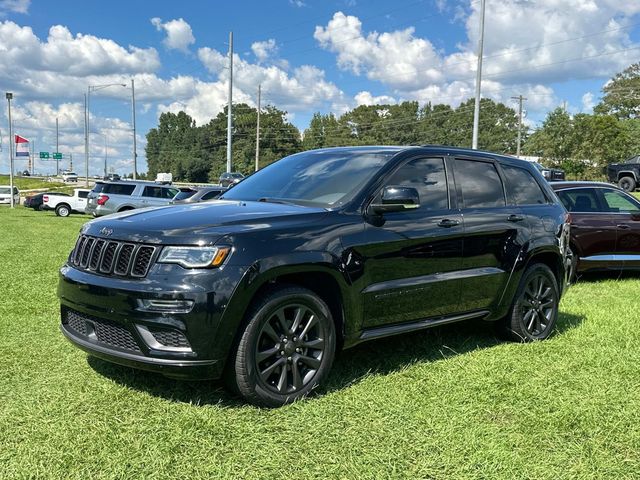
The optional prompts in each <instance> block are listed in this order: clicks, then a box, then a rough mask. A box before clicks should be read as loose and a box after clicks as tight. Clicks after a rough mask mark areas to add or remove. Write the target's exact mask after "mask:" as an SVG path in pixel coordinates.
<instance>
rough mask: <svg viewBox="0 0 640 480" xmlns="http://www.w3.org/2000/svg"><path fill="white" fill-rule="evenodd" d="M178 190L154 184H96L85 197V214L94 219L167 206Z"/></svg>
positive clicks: (124, 181) (121, 182)
mask: <svg viewBox="0 0 640 480" xmlns="http://www.w3.org/2000/svg"><path fill="white" fill-rule="evenodd" d="M179 191H180V190H179V189H178V188H176V187H172V186H171V185H163V184H158V183H155V182H142V181H126V180H123V181H119V182H96V185H95V187H93V190H91V192H89V196H88V197H87V199H88V200H87V208H86V210H85V211H86V213H89V214H91V215H93V216H94V217H100V216H102V215H109V214H110V213H116V212H124V211H125V210H133V209H134V208H144V207H162V206H164V205H169V203H170V202H171V200H172V199H173V197H175V196H176V194H177V193H178V192H179Z"/></svg>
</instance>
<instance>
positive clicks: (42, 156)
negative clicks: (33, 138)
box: [40, 152, 49, 158]
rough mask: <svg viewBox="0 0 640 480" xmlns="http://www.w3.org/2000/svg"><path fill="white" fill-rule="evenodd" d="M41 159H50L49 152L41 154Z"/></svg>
mask: <svg viewBox="0 0 640 480" xmlns="http://www.w3.org/2000/svg"><path fill="white" fill-rule="evenodd" d="M40 158H49V152H40Z"/></svg>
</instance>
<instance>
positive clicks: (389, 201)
mask: <svg viewBox="0 0 640 480" xmlns="http://www.w3.org/2000/svg"><path fill="white" fill-rule="evenodd" d="M419 207H420V195H418V191H417V190H416V189H415V188H413V187H398V186H389V187H384V190H382V198H381V203H373V204H371V206H370V207H369V208H370V210H371V212H372V213H374V214H378V215H379V214H382V213H387V212H403V211H405V210H413V209H416V208H419Z"/></svg>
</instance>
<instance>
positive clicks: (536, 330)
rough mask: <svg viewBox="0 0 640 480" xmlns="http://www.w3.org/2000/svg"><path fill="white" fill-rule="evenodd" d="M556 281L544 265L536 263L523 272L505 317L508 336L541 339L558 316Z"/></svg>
mask: <svg viewBox="0 0 640 480" xmlns="http://www.w3.org/2000/svg"><path fill="white" fill-rule="evenodd" d="M559 301H560V295H559V291H558V282H557V280H556V278H555V276H554V275H553V273H552V272H551V270H550V269H549V267H547V266H546V265H543V264H540V263H537V264H534V265H532V266H530V267H529V268H527V270H526V271H525V272H524V274H523V276H522V279H521V281H520V286H519V287H518V291H517V293H516V297H515V299H514V301H513V306H512V308H511V312H510V314H509V315H508V316H507V318H506V319H505V327H506V331H507V333H508V334H509V336H510V337H511V338H512V339H513V340H516V341H520V342H531V341H535V340H544V339H545V338H547V337H549V335H551V332H552V331H553V328H554V326H555V324H556V321H557V319H558V303H559Z"/></svg>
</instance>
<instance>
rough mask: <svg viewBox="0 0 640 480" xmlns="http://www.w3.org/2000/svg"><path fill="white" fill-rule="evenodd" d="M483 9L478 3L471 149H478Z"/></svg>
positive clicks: (483, 1) (483, 5) (482, 4)
mask: <svg viewBox="0 0 640 480" xmlns="http://www.w3.org/2000/svg"><path fill="white" fill-rule="evenodd" d="M484 7H485V0H482V1H481V3H480V40H479V41H478V70H477V71H476V103H475V106H474V109H473V140H472V142H471V148H473V149H474V150H477V149H478V128H479V124H480V92H481V84H482V56H483V54H484V10H485V9H484Z"/></svg>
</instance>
